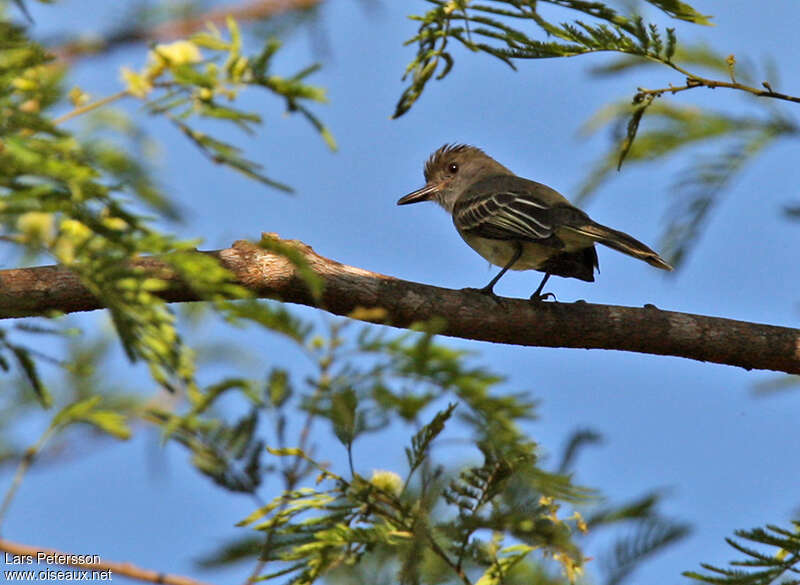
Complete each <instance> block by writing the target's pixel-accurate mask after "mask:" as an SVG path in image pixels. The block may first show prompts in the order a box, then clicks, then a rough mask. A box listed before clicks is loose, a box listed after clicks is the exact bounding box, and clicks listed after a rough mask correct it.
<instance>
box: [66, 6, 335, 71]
mask: <svg viewBox="0 0 800 585" xmlns="http://www.w3.org/2000/svg"><path fill="white" fill-rule="evenodd" d="M321 2H322V0H249V1H247V2H239V3H234V4H232V5H225V6H221V7H219V8H215V9H212V10H209V11H208V12H203V13H201V14H195V15H191V16H186V17H183V18H178V19H174V20H169V21H166V22H162V23H159V24H156V25H153V26H151V27H141V26H134V27H132V28H124V29H121V30H118V31H115V32H112V33H110V34H109V35H108V36H107V37H106V38H96V37H92V38H84V39H81V38H78V39H74V40H70V41H67V42H64V43H62V44H61V45H59V46H56V47H53V48H52V49H50V50H51V52H52V53H53V54H54V55H55V56H56V57H57V58H58V59H61V60H64V61H71V60H74V59H76V58H78V57H82V56H85V55H94V54H97V53H105V52H107V51H108V50H109V49H114V48H116V47H120V46H124V45H128V44H132V43H140V42H147V41H150V42H164V41H166V40H169V39H174V38H179V37H186V36H189V35H191V34H193V33H195V32H197V31H199V30H201V29H203V28H205V26H206V25H207V24H214V25H217V26H220V25H223V24H225V19H226V18H228V17H229V16H231V17H233V18H235V19H236V20H239V21H244V20H266V19H268V18H271V17H273V16H276V15H278V14H281V13H284V12H289V11H290V10H308V9H310V8H313V7H315V6H317V5H318V4H320V3H321Z"/></svg>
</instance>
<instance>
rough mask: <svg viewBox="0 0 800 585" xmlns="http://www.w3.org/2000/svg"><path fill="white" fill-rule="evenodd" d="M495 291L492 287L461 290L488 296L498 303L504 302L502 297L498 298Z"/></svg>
mask: <svg viewBox="0 0 800 585" xmlns="http://www.w3.org/2000/svg"><path fill="white" fill-rule="evenodd" d="M493 289H494V287H491V286H484V287H483V288H472V287H471V286H470V287H467V288H462V289H461V290H462V291H464V292H472V293H480V294H482V295H486V296H487V297H489V298H490V299H492V300H493V301H494V302H496V303H499V302H501V301H502V300H503V299H502V297H499V296H497V295H496V294H495V292H494V290H493Z"/></svg>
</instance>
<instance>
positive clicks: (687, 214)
mask: <svg viewBox="0 0 800 585" xmlns="http://www.w3.org/2000/svg"><path fill="white" fill-rule="evenodd" d="M430 3H432V4H434V7H433V8H431V9H430V10H428V12H426V13H425V14H423V15H415V16H412V19H414V20H416V21H418V22H419V23H420V24H419V29H418V31H417V34H416V35H415V36H413V37H412V38H411V39H409V40H408V41H407V43H406V44H416V45H417V54H416V56H415V58H414V59H413V60H412V61H411V63H409V65H408V67H407V68H406V72H405V76H404V78H409V77H410V79H411V82H410V83H409V85H408V87H407V88H406V89H405V91H404V92H403V94H402V96H401V97H400V100H399V101H398V103H397V106H396V109H395V113H394V116H395V117H399V116H401V115H403V114H404V113H406V112H407V111H408V110H409V109H410V108H411V106H412V105H413V104H414V103H415V102H416V101H417V99H418V98H419V97H420V95H421V94H422V92H423V90H424V89H425V87H426V86H427V83H428V81H430V80H431V79H432V78H434V76H435V78H436V79H443V78H444V77H446V76H447V75H448V73H449V72H450V71H451V69H452V68H453V66H454V63H455V59H454V56H453V53H452V52H451V49H450V47H449V41H450V40H455V41H458V42H459V43H460V44H461V45H463V46H464V47H466V48H467V49H469V50H470V51H472V52H475V53H486V54H489V55H491V56H493V57H495V58H497V59H499V60H501V61H503V62H505V63H506V64H508V65H509V66H510V67H512V68H516V63H517V62H518V60H520V59H543V58H555V57H573V56H577V55H584V54H589V53H596V52H609V53H612V54H615V55H616V58H615V59H614V60H613V61H611V62H609V63H607V64H605V65H602V66H599V67H596V69H595V71H596V72H597V73H598V74H603V75H616V76H618V75H619V74H621V73H625V72H633V71H639V70H641V69H643V68H645V67H647V68H650V69H652V68H654V67H660V68H662V69H663V68H664V67H667V68H668V69H669V70H670V71H671V72H672V73H677V74H678V75H679V76H680V79H681V80H683V81H685V84H684V85H677V84H669V85H668V86H667V87H663V88H659V89H645V88H642V87H639V88H638V90H637V91H636V93H635V94H634V95H633V99H632V100H631V103H629V104H619V105H612V106H609V107H607V108H604V109H602V110H601V111H600V113H599V115H598V116H597V117H596V118H595V120H594V122H592V123H590V124H591V125H592V126H598V125H599V123H598V120H604V121H606V122H608V123H609V124H611V125H612V130H613V131H612V139H613V141H614V142H616V143H617V144H618V146H617V148H616V149H615V151H613V152H610V153H609V154H608V155H607V156H605V157H603V159H602V160H601V161H599V162H598V164H597V165H596V167H595V168H594V170H593V171H592V172H590V174H589V175H588V177H587V180H586V182H585V184H584V187H583V189H582V193H581V195H580V197H581V198H583V197H585V196H587V195H588V194H589V193H590V192H592V191H593V190H595V189H596V188H597V187H598V186H599V185H600V183H601V182H602V180H603V179H605V178H607V177H608V175H609V173H610V172H611V171H612V170H614V169H617V170H619V168H620V167H621V165H622V163H623V161H625V160H629V161H632V162H634V163H641V162H654V161H658V162H661V160H663V159H664V158H665V157H667V156H669V155H671V154H673V153H674V152H677V151H679V150H686V149H688V148H690V147H692V146H695V145H698V144H700V143H706V142H711V141H720V142H724V144H723V145H722V146H719V147H718V148H717V149H716V150H715V152H714V154H712V155H704V156H701V157H700V158H698V159H697V160H696V161H695V163H694V164H692V165H691V166H690V167H689V168H688V169H686V170H685V171H684V172H680V173H677V174H676V176H677V177H679V179H678V180H677V182H676V185H675V187H674V188H673V189H671V190H670V191H671V192H673V193H675V194H676V195H677V197H676V201H675V204H674V205H673V208H672V211H671V216H670V218H669V219H668V224H667V227H666V229H665V230H664V233H663V235H662V237H661V245H660V248H661V249H662V250H663V251H664V255H665V257H666V259H667V260H668V261H669V262H670V263H671V264H672V265H674V266H678V265H680V264H681V262H682V261H683V260H684V259H685V257H686V255H687V254H688V252H689V250H690V249H691V248H692V246H693V245H694V244H695V243H696V242H697V240H698V237H699V235H700V233H701V232H702V228H703V227H704V225H705V223H706V220H707V218H708V216H709V212H710V211H711V210H712V209H713V207H714V204H715V203H716V202H717V201H718V200H719V199H720V198H721V196H722V194H723V193H724V191H725V190H726V189H727V188H729V186H730V184H731V182H732V180H733V179H734V178H735V177H736V176H737V175H738V174H739V173H740V172H741V171H742V169H743V168H745V166H746V165H748V164H749V163H750V162H752V161H753V160H754V159H755V158H756V157H757V156H758V154H760V153H761V152H762V151H764V149H765V148H766V147H768V146H769V145H771V144H772V143H774V142H776V141H777V139H778V138H786V137H794V136H796V135H797V125H796V123H795V122H794V121H793V120H792V119H791V118H789V117H788V116H787V115H786V114H783V113H781V112H779V111H778V110H777V109H775V108H773V107H770V105H769V104H768V103H764V102H762V103H761V106H762V108H763V110H764V115H763V116H761V117H747V118H744V117H742V116H741V115H740V114H738V113H737V114H726V113H721V112H717V111H714V110H712V109H707V108H702V109H698V108H696V107H686V106H675V105H669V104H664V103H661V102H660V101H659V100H660V98H663V97H665V96H667V95H675V94H677V93H679V92H683V91H688V90H692V89H695V88H699V87H707V88H727V89H734V90H738V91H740V92H744V93H746V94H748V95H750V96H757V97H761V98H764V97H767V98H774V99H777V100H784V101H790V102H795V103H797V102H800V97H797V96H791V95H787V94H783V93H780V92H777V91H775V90H774V89H773V88H772V85H771V84H770V83H769V82H768V81H764V82H762V83H761V84H760V86H759V85H757V84H754V82H753V77H754V76H753V74H752V72H750V71H748V70H747V69H746V68H741V67H737V63H736V58H735V56H734V55H728V56H727V57H726V56H724V55H720V54H718V53H717V52H715V51H713V50H712V49H710V48H708V47H707V46H703V45H700V46H685V45H683V44H679V43H678V39H677V34H676V32H675V29H674V28H666V29H664V30H663V31H662V30H661V29H659V28H658V27H657V26H656V25H654V24H652V23H647V22H645V20H644V19H643V18H642V17H641V16H638V15H635V14H633V15H627V16H626V15H622V14H620V13H619V12H617V11H615V10H613V9H612V8H610V7H608V6H606V5H605V4H604V3H599V2H583V1H573V0H542V1H541V2H526V1H519V0H486V1H484V2H477V1H471V0H430ZM648 4H651V5H652V6H654V7H655V8H658V9H659V10H661V11H663V12H664V13H666V14H667V15H668V16H670V17H672V18H674V19H678V20H682V21H686V22H691V23H694V24H701V25H707V24H710V17H707V16H704V15H702V14H700V13H698V12H697V11H695V10H694V9H693V8H692V7H691V6H689V5H688V4H686V3H683V2H656V1H649V2H648ZM544 6H553V7H558V8H560V9H566V10H568V11H572V12H575V13H578V14H579V15H582V17H584V18H589V19H591V21H586V20H580V19H576V20H574V21H572V22H564V23H561V24H556V23H554V22H552V21H551V20H548V19H547V18H546V17H545V16H544V15H543V13H542V8H543V7H544ZM562 11H563V10H562ZM525 25H527V26H529V27H533V29H534V31H535V29H536V28H538V29H539V30H540V31H541V32H543V33H544V34H545V36H546V38H547V40H539V39H537V38H535V37H534V36H533V34H532V33H531V32H528V31H527V30H526V29H525V28H524V27H525ZM551 39H555V40H551ZM689 67H697V68H701V69H703V70H710V71H712V72H713V73H715V74H717V75H720V76H722V78H721V79H720V78H709V77H705V76H703V75H700V74H698V73H697V72H695V71H691V70H689V69H688V68H689ZM645 114H648V119H650V124H649V125H652V126H654V127H655V129H654V130H650V131H648V132H647V133H646V134H645V135H643V136H640V135H639V128H640V126H641V123H642V121H643V119H644V117H645ZM715 146H717V145H715Z"/></svg>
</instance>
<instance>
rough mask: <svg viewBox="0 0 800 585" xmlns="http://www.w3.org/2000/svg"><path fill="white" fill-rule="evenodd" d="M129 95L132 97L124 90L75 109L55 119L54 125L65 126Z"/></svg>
mask: <svg viewBox="0 0 800 585" xmlns="http://www.w3.org/2000/svg"><path fill="white" fill-rule="evenodd" d="M128 95H130V93H129V92H128V90H127V89H124V90H122V91H120V92H117V93H115V94H113V95H110V96H106V97H104V98H102V99H99V100H97V101H94V102H91V103H88V104H86V105H85V106H80V107H78V108H75V109H74V110H72V111H71V112H67V113H66V114H64V115H63V116H59V117H58V118H56V119H54V120H53V124H55V125H56V126H58V125H59V124H63V123H64V122H67V121H69V120H72V118H76V117H78V116H81V115H83V114H86V113H88V112H91V111H92V110H96V109H98V108H102V107H103V106H106V105H108V104H110V103H112V102H115V101H117V100H120V99H122V98H124V97H126V96H128Z"/></svg>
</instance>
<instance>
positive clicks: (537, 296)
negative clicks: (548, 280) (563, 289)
mask: <svg viewBox="0 0 800 585" xmlns="http://www.w3.org/2000/svg"><path fill="white" fill-rule="evenodd" d="M550 297H552V298H553V300H554V301H557V300H558V299H557V298H556V295H554V294H553V293H551V292H547V293H540V292H535V293H533V294H532V295H531V298H530V299H529V300H530V302H531V303H541V302H542V301H546V300H547V299H548V298H550Z"/></svg>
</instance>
